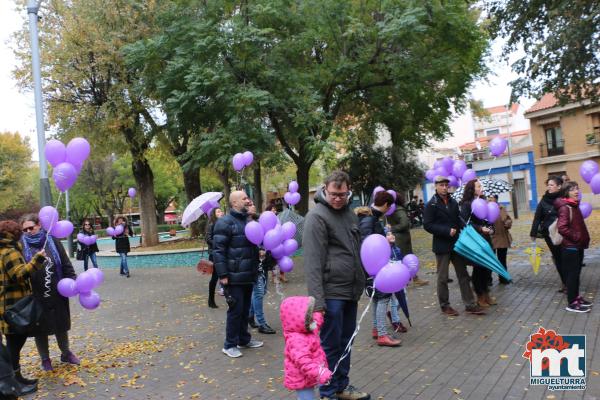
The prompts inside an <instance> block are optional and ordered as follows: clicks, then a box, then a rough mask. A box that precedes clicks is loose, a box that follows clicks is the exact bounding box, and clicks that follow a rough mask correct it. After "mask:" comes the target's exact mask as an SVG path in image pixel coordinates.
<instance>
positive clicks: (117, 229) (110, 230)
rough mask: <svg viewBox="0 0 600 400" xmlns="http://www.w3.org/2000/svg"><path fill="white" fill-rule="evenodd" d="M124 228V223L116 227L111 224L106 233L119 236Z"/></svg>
mask: <svg viewBox="0 0 600 400" xmlns="http://www.w3.org/2000/svg"><path fill="white" fill-rule="evenodd" d="M124 230H125V227H124V226H123V225H117V226H115V227H114V228H113V227H112V226H109V227H108V228H106V234H107V235H108V236H119V235H120V234H122V233H123V231H124Z"/></svg>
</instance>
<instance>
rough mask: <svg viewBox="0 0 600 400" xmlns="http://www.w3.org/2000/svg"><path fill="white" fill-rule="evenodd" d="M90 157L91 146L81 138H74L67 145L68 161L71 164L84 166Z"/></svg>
mask: <svg viewBox="0 0 600 400" xmlns="http://www.w3.org/2000/svg"><path fill="white" fill-rule="evenodd" d="M89 155H90V144H89V143H88V141H87V140H85V139H84V138H81V137H76V138H73V139H71V140H70V141H69V143H68V144H67V161H68V162H70V163H71V164H73V165H75V164H80V165H81V164H83V162H84V161H85V160H87V158H88V157H89Z"/></svg>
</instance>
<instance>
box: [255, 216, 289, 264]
mask: <svg viewBox="0 0 600 400" xmlns="http://www.w3.org/2000/svg"><path fill="white" fill-rule="evenodd" d="M245 234H246V238H248V240H249V241H250V242H251V243H254V244H255V245H257V246H258V245H260V244H261V243H262V246H263V247H264V248H265V250H269V251H271V255H272V256H273V258H275V259H276V260H277V264H278V265H279V269H280V270H281V271H282V272H289V271H291V270H292V269H293V268H294V261H293V260H292V259H291V256H292V255H293V254H294V253H295V252H296V250H298V242H297V241H296V240H295V239H294V236H295V235H296V225H295V224H294V223H293V222H291V221H288V222H286V223H284V224H283V225H281V223H280V222H279V220H278V219H277V215H275V213H273V212H271V211H265V212H264V213H262V214H261V215H260V218H259V219H258V222H256V221H251V222H248V223H247V224H246V228H245Z"/></svg>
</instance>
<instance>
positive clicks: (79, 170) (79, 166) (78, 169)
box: [71, 164, 83, 175]
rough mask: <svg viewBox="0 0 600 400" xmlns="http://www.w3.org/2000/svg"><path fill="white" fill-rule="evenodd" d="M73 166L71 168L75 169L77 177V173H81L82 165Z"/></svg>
mask: <svg viewBox="0 0 600 400" xmlns="http://www.w3.org/2000/svg"><path fill="white" fill-rule="evenodd" d="M71 165H73V168H75V172H77V175H79V173H80V172H81V168H83V164H71Z"/></svg>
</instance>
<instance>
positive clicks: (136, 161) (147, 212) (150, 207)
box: [131, 154, 158, 247]
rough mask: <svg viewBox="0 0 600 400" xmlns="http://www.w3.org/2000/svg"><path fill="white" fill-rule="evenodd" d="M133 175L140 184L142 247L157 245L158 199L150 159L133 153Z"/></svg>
mask: <svg viewBox="0 0 600 400" xmlns="http://www.w3.org/2000/svg"><path fill="white" fill-rule="evenodd" d="M132 156H133V162H132V163H131V166H132V169H133V176H134V178H135V182H136V184H137V186H138V192H139V196H140V202H141V208H142V209H141V216H140V217H141V225H142V247H150V246H156V245H157V244H158V232H157V230H156V200H155V198H154V175H153V174H152V169H151V168H150V164H148V160H146V157H144V156H143V155H141V154H132Z"/></svg>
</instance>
